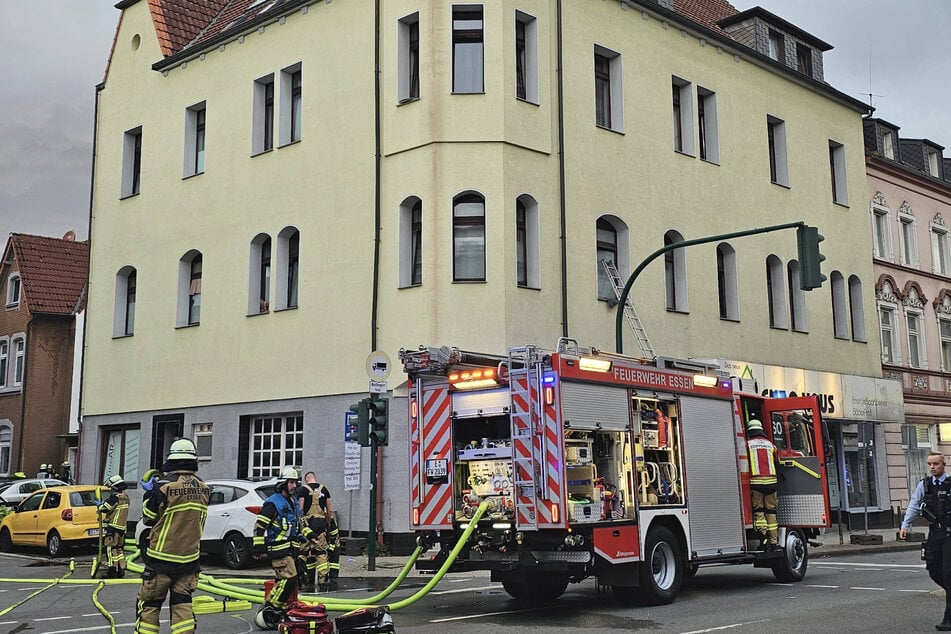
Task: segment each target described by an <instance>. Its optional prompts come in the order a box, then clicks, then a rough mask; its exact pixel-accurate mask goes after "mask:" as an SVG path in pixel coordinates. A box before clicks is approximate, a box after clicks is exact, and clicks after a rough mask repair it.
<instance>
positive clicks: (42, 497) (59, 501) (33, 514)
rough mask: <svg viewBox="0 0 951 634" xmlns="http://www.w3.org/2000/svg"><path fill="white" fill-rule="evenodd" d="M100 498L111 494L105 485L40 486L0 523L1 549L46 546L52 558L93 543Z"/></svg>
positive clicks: (96, 539)
mask: <svg viewBox="0 0 951 634" xmlns="http://www.w3.org/2000/svg"><path fill="white" fill-rule="evenodd" d="M96 489H99V490H100V492H99V494H98V495H99V497H104V496H107V495H108V492H107V491H106V492H104V491H103V489H102V487H97V486H92V485H67V484H63V485H60V486H56V487H54V488H51V489H41V490H39V491H36V492H35V493H33V494H32V495H30V496H29V497H28V498H26V499H25V500H23V501H22V502H20V503H19V504H17V505H16V506H15V507H13V510H11V511H10V512H9V513H8V514H7V516H6V517H4V518H3V521H2V522H0V551H2V552H10V551H12V550H13V548H14V546H38V547H43V546H45V547H46V551H47V552H48V553H49V554H50V555H51V556H53V557H58V556H60V555H62V554H63V553H64V552H65V551H66V549H67V548H69V547H72V546H78V545H81V544H94V543H96V542H97V541H98V539H99V516H98V514H97V513H96V510H97V509H96V498H97V493H96Z"/></svg>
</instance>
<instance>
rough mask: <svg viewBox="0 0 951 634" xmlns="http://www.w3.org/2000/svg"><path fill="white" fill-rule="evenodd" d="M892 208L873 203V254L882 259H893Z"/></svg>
mask: <svg viewBox="0 0 951 634" xmlns="http://www.w3.org/2000/svg"><path fill="white" fill-rule="evenodd" d="M890 227H891V210H890V209H889V208H888V207H885V206H884V205H880V204H878V203H874V202H873V203H872V256H873V257H876V258H878V259H880V260H889V261H891V260H892V240H891V231H889V229H890Z"/></svg>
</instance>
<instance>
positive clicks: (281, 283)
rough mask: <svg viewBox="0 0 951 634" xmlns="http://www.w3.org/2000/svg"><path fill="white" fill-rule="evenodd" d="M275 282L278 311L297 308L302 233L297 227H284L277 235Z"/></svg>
mask: <svg viewBox="0 0 951 634" xmlns="http://www.w3.org/2000/svg"><path fill="white" fill-rule="evenodd" d="M274 280H275V281H274V302H275V307H276V308H277V310H284V309H285V308H297V299H298V298H297V294H298V287H299V285H300V231H298V230H297V227H284V228H283V229H281V232H280V233H279V234H277V261H276V264H275V267H274Z"/></svg>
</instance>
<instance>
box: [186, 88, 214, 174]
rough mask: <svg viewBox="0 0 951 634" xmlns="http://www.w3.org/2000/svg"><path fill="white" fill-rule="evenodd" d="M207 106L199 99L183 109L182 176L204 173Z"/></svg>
mask: <svg viewBox="0 0 951 634" xmlns="http://www.w3.org/2000/svg"><path fill="white" fill-rule="evenodd" d="M207 113H208V112H207V108H206V106H205V102H204V101H200V102H198V103H196V104H193V105H191V106H189V107H188V108H186V109H185V144H184V148H185V158H184V162H183V167H182V178H189V177H191V176H197V175H199V174H204V173H205V127H206V121H207Z"/></svg>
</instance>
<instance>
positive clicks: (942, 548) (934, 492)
mask: <svg viewBox="0 0 951 634" xmlns="http://www.w3.org/2000/svg"><path fill="white" fill-rule="evenodd" d="M944 468H945V462H944V454H942V453H940V452H937V451H932V452H931V453H929V454H928V470H929V471H930V472H931V475H929V476H928V477H927V478H924V479H923V480H922V481H921V482H919V483H918V486H917V487H916V488H915V492H914V493H912V495H911V500H909V501H908V510H907V511H905V518H904V520H902V523H901V530H900V531H899V533H898V537H899V539H905V537H907V536H908V529H909V528H911V522H912V520H914V519H915V518H916V517H918V516H919V515H921V516H922V517H924V518H925V519H926V520H928V523H929V527H928V541H926V542H925V546H924V555H925V566H926V567H927V569H928V576H929V577H931V580H932V581H934V582H935V583H936V584H938V585H939V586H941V587H942V588H944V618H943V619H942V621H941V622H940V623H938V624H937V625H935V629H936V630H938V631H940V632H951V478H949V477H948V474H947V473H945V471H944Z"/></svg>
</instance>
